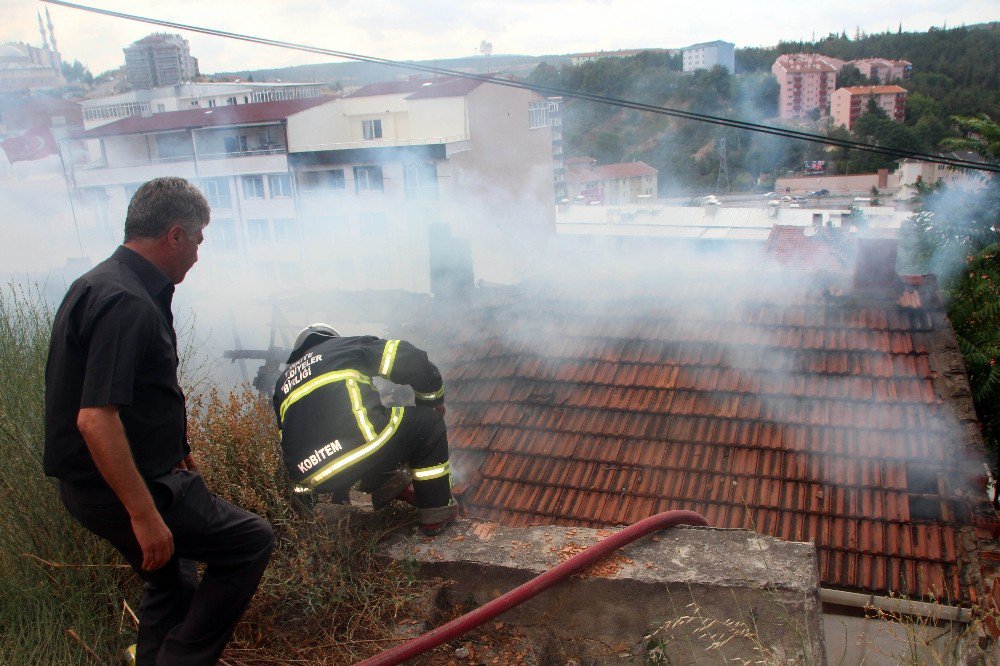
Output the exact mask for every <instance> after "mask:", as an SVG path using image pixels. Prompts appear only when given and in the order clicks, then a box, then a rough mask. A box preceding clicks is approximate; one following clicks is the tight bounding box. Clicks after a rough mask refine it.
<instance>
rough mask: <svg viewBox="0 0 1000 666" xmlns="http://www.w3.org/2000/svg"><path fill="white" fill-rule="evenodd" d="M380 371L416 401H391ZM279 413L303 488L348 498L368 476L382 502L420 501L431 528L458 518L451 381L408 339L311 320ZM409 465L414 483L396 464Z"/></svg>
mask: <svg viewBox="0 0 1000 666" xmlns="http://www.w3.org/2000/svg"><path fill="white" fill-rule="evenodd" d="M375 376H378V377H383V378H384V379H386V380H388V381H390V382H393V383H395V384H406V385H408V386H410V387H412V388H413V392H414V397H415V401H416V405H414V406H410V407H392V408H389V407H385V406H384V405H383V404H382V400H381V397H380V396H379V392H378V391H377V390H376V389H375V387H374V385H373V383H372V377H375ZM274 411H275V414H276V415H277V417H278V426H279V427H280V428H281V448H282V457H283V458H284V461H285V468H286V469H287V470H288V473H289V475H291V477H292V479H293V480H294V481H295V482H296V483H297V484H299V486H300V487H303V488H305V489H308V490H312V491H314V492H325V493H332V494H334V495H335V496H341V497H343V496H345V495H346V494H347V491H348V490H349V489H350V488H351V486H353V485H354V484H355V483H356V482H358V481H360V482H361V490H364V491H365V492H370V493H372V504H373V505H374V506H375V508H376V509H378V508H381V507H383V506H385V505H387V504H388V503H389V502H391V501H392V500H393V499H396V498H399V499H402V500H404V501H407V502H410V503H411V504H415V505H416V507H417V520H418V522H419V523H420V531H421V532H422V533H423V534H424V535H426V536H435V535H437V534H440V533H441V532H442V531H443V530H444V529H445V528H446V527H447V526H448V525H450V524H451V523H452V522H454V521H455V518H456V517H457V516H458V504H457V503H456V502H455V500H454V498H453V497H452V495H451V467H450V465H449V464H448V434H447V429H446V428H445V424H444V414H445V407H444V382H443V381H442V379H441V373H440V372H438V369H437V367H435V365H434V364H433V363H431V362H430V360H429V359H428V358H427V353H426V352H424V351H423V350H421V349H417V348H416V347H414V346H413V345H411V344H410V343H409V342H407V341H406V340H383V339H381V338H377V337H375V336H373V335H365V336H355V337H341V336H340V334H339V333H337V331H336V330H334V329H333V328H332V327H330V326H329V325H327V324H313V325H311V326H309V327H307V328H306V329H304V330H303V331H302V332H301V333H299V336H298V338H297V339H296V340H295V348H294V349H293V350H292V353H291V355H289V357H288V368H287V369H286V370H285V371H284V372H283V373H282V374H281V376H280V377H278V384H277V386H276V387H275V389H274ZM401 464H406V465H407V466H408V467H409V469H410V474H412V479H413V485H412V487H411V486H410V475H408V474H405V473H404V472H397V471H396V470H397V468H398V467H399V466H400V465H401Z"/></svg>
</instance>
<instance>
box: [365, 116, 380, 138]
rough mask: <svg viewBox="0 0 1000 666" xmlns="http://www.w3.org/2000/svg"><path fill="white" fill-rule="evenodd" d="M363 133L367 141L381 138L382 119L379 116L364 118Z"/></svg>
mask: <svg viewBox="0 0 1000 666" xmlns="http://www.w3.org/2000/svg"><path fill="white" fill-rule="evenodd" d="M361 134H362V135H364V137H365V141H374V140H375V139H381V138H382V121H381V120H379V119H377V118H376V119H375V120H362V121H361Z"/></svg>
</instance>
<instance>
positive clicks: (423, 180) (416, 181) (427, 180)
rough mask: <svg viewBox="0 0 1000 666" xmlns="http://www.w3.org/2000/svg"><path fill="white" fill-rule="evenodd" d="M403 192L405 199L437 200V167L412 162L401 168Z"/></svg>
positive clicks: (433, 164) (431, 164)
mask: <svg viewBox="0 0 1000 666" xmlns="http://www.w3.org/2000/svg"><path fill="white" fill-rule="evenodd" d="M403 190H404V191H405V192H406V198H407V199H409V200H411V201H413V200H418V199H437V195H438V191H437V165H435V163H434V162H414V163H412V164H406V165H404V166H403Z"/></svg>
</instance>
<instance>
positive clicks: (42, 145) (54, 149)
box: [0, 125, 59, 164]
mask: <svg viewBox="0 0 1000 666" xmlns="http://www.w3.org/2000/svg"><path fill="white" fill-rule="evenodd" d="M0 148H3V151H4V152H5V153H7V159H8V160H9V161H10V163H11V164H13V163H14V162H27V161H29V160H40V159H42V158H43V157H46V156H48V155H55V154H57V153H58V152H59V145H58V144H56V140H55V138H54V137H53V136H52V132H50V131H49V128H48V127H46V126H45V125H38V126H37V127H32V128H31V129H30V130H28V131H27V132H25V133H24V134H22V135H21V136H15V137H13V138H11V139H7V140H6V141H0Z"/></svg>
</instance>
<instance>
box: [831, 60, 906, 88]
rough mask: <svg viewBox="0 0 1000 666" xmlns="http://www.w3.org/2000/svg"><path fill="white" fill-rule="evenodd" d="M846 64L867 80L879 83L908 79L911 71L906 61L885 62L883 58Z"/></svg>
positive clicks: (853, 61)
mask: <svg viewBox="0 0 1000 666" xmlns="http://www.w3.org/2000/svg"><path fill="white" fill-rule="evenodd" d="M847 64H848V65H854V66H855V67H857V68H858V71H860V72H861V73H862V74H864V75H865V76H867V77H868V78H871V79H877V80H878V81H879V83H888V82H889V81H895V80H897V79H908V78H910V72H911V71H912V70H913V65H911V64H910V63H909V62H907V61H906V60H887V59H885V58H865V59H863V60H852V61H850V62H849V63H847Z"/></svg>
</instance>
